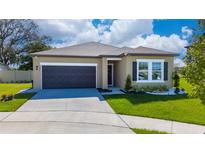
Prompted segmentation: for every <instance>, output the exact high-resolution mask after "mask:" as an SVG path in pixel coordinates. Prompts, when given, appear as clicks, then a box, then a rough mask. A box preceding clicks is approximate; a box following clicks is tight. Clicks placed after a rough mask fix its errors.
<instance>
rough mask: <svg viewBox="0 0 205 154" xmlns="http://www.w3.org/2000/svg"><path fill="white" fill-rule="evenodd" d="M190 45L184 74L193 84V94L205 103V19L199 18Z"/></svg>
mask: <svg viewBox="0 0 205 154" xmlns="http://www.w3.org/2000/svg"><path fill="white" fill-rule="evenodd" d="M196 33H197V34H196V36H195V37H194V39H193V43H192V44H191V45H190V46H189V47H188V50H187V54H186V57H185V59H184V61H185V63H186V67H185V68H184V71H183V74H184V76H185V78H186V79H187V80H188V82H190V83H191V84H192V85H193V90H192V94H191V95H192V96H195V97H199V98H200V99H201V101H202V103H203V104H205V20H199V30H198V31H197V32H196Z"/></svg>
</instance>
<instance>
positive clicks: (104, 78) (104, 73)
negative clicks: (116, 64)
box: [102, 57, 108, 89]
mask: <svg viewBox="0 0 205 154" xmlns="http://www.w3.org/2000/svg"><path fill="white" fill-rule="evenodd" d="M107 66H108V62H107V58H106V57H103V58H102V88H103V89H107V88H108V79H107V71H108V70H107Z"/></svg>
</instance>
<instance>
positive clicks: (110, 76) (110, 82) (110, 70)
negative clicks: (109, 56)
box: [108, 64, 113, 86]
mask: <svg viewBox="0 0 205 154" xmlns="http://www.w3.org/2000/svg"><path fill="white" fill-rule="evenodd" d="M108 85H109V86H113V64H108Z"/></svg>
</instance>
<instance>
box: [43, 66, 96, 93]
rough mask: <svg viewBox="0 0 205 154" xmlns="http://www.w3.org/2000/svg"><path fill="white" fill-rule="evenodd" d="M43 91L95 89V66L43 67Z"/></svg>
mask: <svg viewBox="0 0 205 154" xmlns="http://www.w3.org/2000/svg"><path fill="white" fill-rule="evenodd" d="M42 87H43V89H55V88H59V89H60V88H95V87H96V67H95V66H42Z"/></svg>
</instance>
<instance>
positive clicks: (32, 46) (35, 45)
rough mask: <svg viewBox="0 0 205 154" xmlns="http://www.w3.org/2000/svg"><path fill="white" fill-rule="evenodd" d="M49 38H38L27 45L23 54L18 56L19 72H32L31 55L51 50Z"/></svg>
mask: <svg viewBox="0 0 205 154" xmlns="http://www.w3.org/2000/svg"><path fill="white" fill-rule="evenodd" d="M50 42H51V38H50V37H48V36H41V37H38V38H37V39H36V40H35V41H33V42H31V43H29V44H27V45H26V46H25V48H24V51H25V54H22V55H21V56H20V66H19V70H32V69H33V61H32V57H31V53H35V52H40V51H44V50H49V49H52V47H51V46H50V45H49V43H50Z"/></svg>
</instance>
